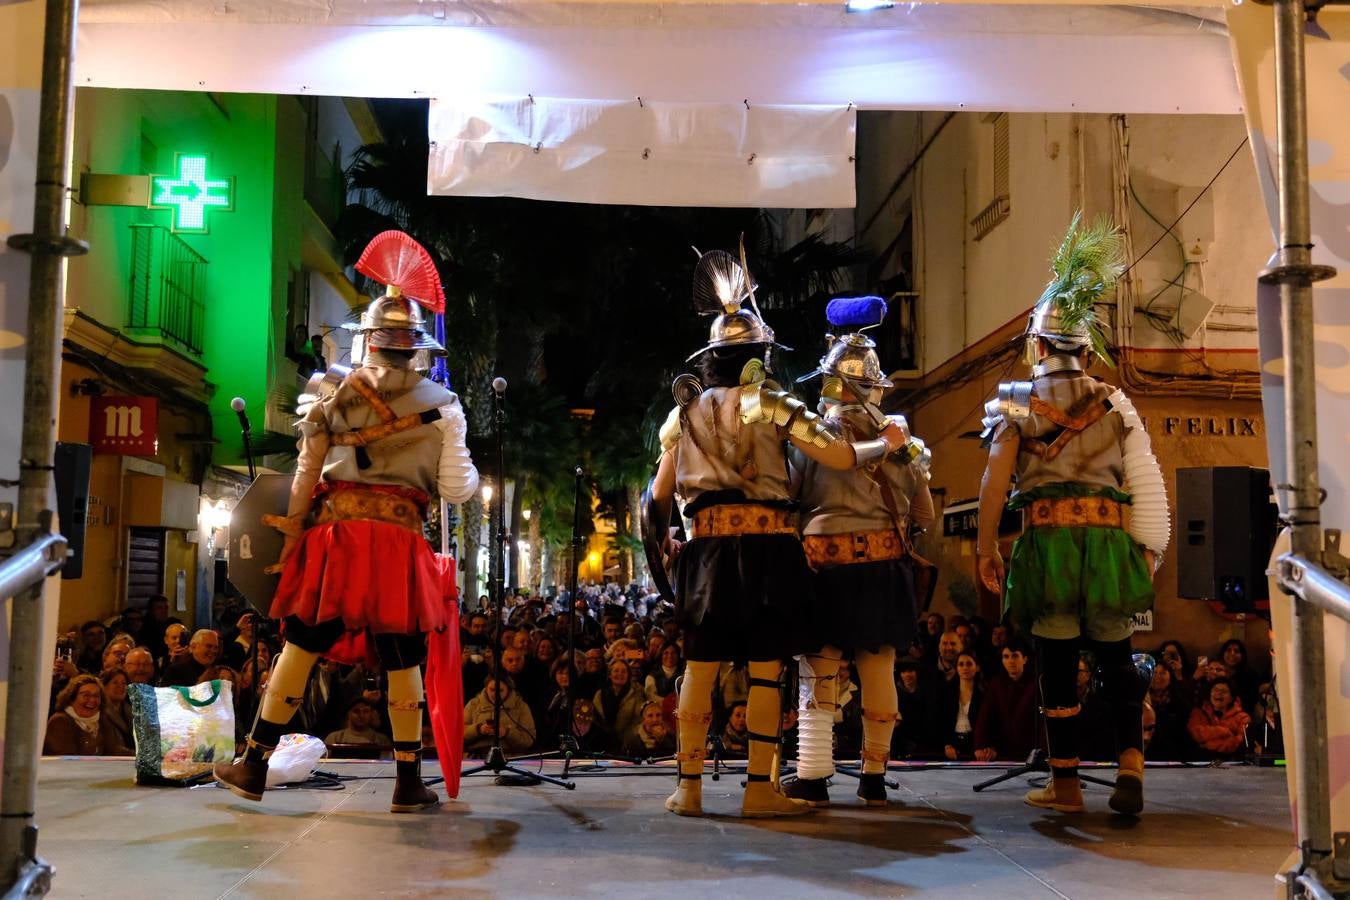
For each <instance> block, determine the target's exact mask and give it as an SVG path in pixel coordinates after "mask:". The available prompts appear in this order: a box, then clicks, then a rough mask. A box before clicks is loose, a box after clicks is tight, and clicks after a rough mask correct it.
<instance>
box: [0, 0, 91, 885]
mask: <svg viewBox="0 0 1350 900" xmlns="http://www.w3.org/2000/svg"><path fill="white" fill-rule="evenodd" d="M76 15H77V0H48V3H47V8H46V22H45V30H44V33H43V45H42V95H41V100H40V107H39V119H38V145H37V165H36V175H37V178H36V185H35V192H34V200H33V233H32V234H16V235H12V236H10V238H9V240H8V241H7V242H6V243H8V244H9V246H11V247H13V248H15V249H16V250H21V251H24V252H26V253H28V254H30V255H31V257H32V260H31V268H30V273H31V274H30V280H29V287H28V330H27V343H26V346H27V365H26V366H25V368H24V379H23V436H22V443H21V444H20V450H19V502H18V511H17V516H16V519H15V523H16V524H15V528H14V531H15V534H14V538H15V540H14V542H13V546H14V548H15V552H14V553H13V554H12V555H9V557H8V558H7V559H5V560H4V562H3V563H2V564H0V597H5V598H8V597H13V598H14V604H13V613H12V615H11V618H10V628H9V694H8V701H7V706H6V709H5V757H4V775H3V791H4V794H3V796H2V797H0V887H3V889H4V891H5V897H6V898H9V897H25V896H40V895H42V894H45V893H46V892H47V890H48V889H49V887H50V884H51V876H52V869H51V866H49V865H48V864H47V863H45V862H43V861H42V859H40V858H39V857H38V855H37V824H36V821H37V815H36V808H37V762H38V754H37V748H38V741H39V739H40V737H41V729H42V725H43V722H44V717H43V716H42V710H41V709H40V708H39V706H40V702H41V698H42V682H43V680H44V679H46V678H48V677H49V676H50V672H51V670H50V667H49V666H48V665H44V664H43V663H44V660H43V659H42V647H43V641H42V636H43V633H44V632H45V625H44V623H43V602H44V601H43V594H44V593H45V584H46V579H47V576H49V575H51V574H53V573H55V572H56V571H57V570H59V569H60V568H61V565H62V563H63V562H64V561H65V557H66V541H65V538H63V537H61V536H60V535H57V534H53V533H52V524H53V519H54V517H53V514H52V511H51V509H50V508H49V502H50V497H51V495H52V485H53V478H54V471H55V466H54V463H55V457H56V393H55V392H56V386H57V385H58V384H60V383H61V377H60V376H61V278H62V274H63V272H64V268H65V260H66V257H68V256H77V255H79V254H81V253H85V252H87V250H88V247H87V245H85V244H84V243H83V242H81V241H77V240H73V239H72V238H70V237H68V236H67V235H66V219H65V216H66V214H65V210H66V174H67V173H66V159H67V157H68V155H69V151H70V120H71V111H72V107H73V106H74V100H75V92H74V87H73V85H72V82H71V70H72V69H73V68H74V57H75V51H74V48H75V19H76Z"/></svg>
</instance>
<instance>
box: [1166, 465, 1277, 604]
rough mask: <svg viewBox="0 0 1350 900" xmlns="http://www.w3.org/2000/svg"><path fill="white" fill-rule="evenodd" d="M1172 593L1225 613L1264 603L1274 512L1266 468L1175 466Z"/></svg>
mask: <svg viewBox="0 0 1350 900" xmlns="http://www.w3.org/2000/svg"><path fill="white" fill-rule="evenodd" d="M1176 497H1177V596H1179V597H1186V598H1189V599H1195V600H1218V601H1219V602H1221V603H1222V604H1223V605H1224V608H1225V609H1226V610H1227V611H1228V612H1230V613H1251V612H1256V611H1258V610H1260V609H1266V608H1268V603H1266V602H1264V601H1268V600H1269V599H1270V592H1269V590H1268V589H1267V585H1266V565H1267V563H1268V561H1269V559H1270V551H1271V548H1272V547H1274V546H1275V529H1276V520H1277V518H1278V511H1277V509H1276V507H1275V504H1274V502H1273V500H1272V498H1271V493H1270V473H1269V472H1268V471H1266V470H1265V469H1254V468H1250V467H1248V466H1216V467H1212V468H1204V469H1177V493H1176Z"/></svg>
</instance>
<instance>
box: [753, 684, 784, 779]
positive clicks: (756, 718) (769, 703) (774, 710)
mask: <svg viewBox="0 0 1350 900" xmlns="http://www.w3.org/2000/svg"><path fill="white" fill-rule="evenodd" d="M782 673H783V664H782V663H780V662H776V661H775V662H752V663H750V698H749V700H748V701H747V702H746V704H745V724H746V729H747V730H748V732H749V734H750V741H749V744H750V752H749V756H750V759H749V763H748V764H747V765H746V773H747V774H748V775H750V776H751V780H755V776H768V775H769V774H770V773H771V771H772V770H773V760H774V754H775V753H777V751H778V732H779V730H780V728H781V727H782V724H783V700H782V696H783V695H782V692H781V691H780V690H779V689H778V688H777V687H769V686H768V684H767V683H768V682H773V683H775V684H776V683H777V681H778V679H779V677H780V676H781V675H782ZM756 735H759V736H760V737H761V738H772V739H773V740H772V741H766V740H756V739H755V736H756Z"/></svg>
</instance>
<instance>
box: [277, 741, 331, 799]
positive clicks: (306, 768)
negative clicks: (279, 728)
mask: <svg viewBox="0 0 1350 900" xmlns="http://www.w3.org/2000/svg"><path fill="white" fill-rule="evenodd" d="M323 754H324V745H323V741H321V740H319V739H318V738H316V737H315V736H314V735H312V734H284V735H282V736H281V742H280V743H278V744H277V749H275V750H273V751H272V756H271V757H270V758H269V759H268V761H267V786H268V787H276V786H277V785H279V784H288V783H290V782H293V781H304V780H305V779H306V778H308V777H309V773H310V772H313V771H314V766H315V764H317V763H318V761H319V757H321V756H323Z"/></svg>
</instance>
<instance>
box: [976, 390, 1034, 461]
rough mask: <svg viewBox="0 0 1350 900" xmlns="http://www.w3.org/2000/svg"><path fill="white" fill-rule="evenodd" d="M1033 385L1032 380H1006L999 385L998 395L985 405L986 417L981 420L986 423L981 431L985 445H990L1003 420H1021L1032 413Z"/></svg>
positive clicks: (1010, 421) (981, 439)
mask: <svg viewBox="0 0 1350 900" xmlns="http://www.w3.org/2000/svg"><path fill="white" fill-rule="evenodd" d="M1033 387H1034V385H1033V384H1032V383H1031V382H1030V381H1005V382H1003V383H1002V384H1000V385H999V386H998V396H996V397H995V398H994V399H992V400H990V401H989V402H988V403H986V404H985V405H984V418H983V419H981V420H980V422H981V424H982V425H984V430H983V431H981V432H980V441H981V443H982V444H983V446H986V447H987V446H989V442H990V441H992V440H993V439H994V435H995V433H996V432H997V431H998V426H999V425H1000V424H1002V423H1003V422H1009V423H1012V422H1020V421H1022V420H1023V419H1025V418H1026V417H1027V416H1029V415H1031V391H1032V388H1033Z"/></svg>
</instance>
